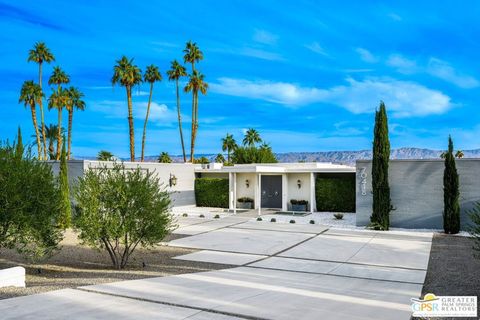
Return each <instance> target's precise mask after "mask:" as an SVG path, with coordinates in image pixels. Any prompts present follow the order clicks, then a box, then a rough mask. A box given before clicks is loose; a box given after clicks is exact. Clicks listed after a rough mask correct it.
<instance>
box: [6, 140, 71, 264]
mask: <svg viewBox="0 0 480 320" xmlns="http://www.w3.org/2000/svg"><path fill="white" fill-rule="evenodd" d="M62 215H63V202H62V197H61V192H60V188H59V185H58V180H57V179H56V178H55V177H54V175H53V173H52V168H51V166H50V165H49V164H48V163H46V162H42V161H38V160H36V159H35V158H33V157H32V156H31V154H30V152H29V151H26V152H24V150H23V148H22V147H19V146H18V145H17V146H9V145H8V144H7V145H2V144H1V143H0V247H3V248H10V249H14V248H15V249H16V250H17V251H19V252H20V253H22V254H23V255H25V256H26V257H27V258H29V259H31V260H37V259H39V258H41V257H44V256H49V255H50V254H52V253H53V252H54V250H55V249H56V248H57V245H58V243H59V242H60V241H61V239H62V228H61V225H60V219H61V217H62Z"/></svg>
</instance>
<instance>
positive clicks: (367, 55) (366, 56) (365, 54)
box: [355, 48, 378, 63]
mask: <svg viewBox="0 0 480 320" xmlns="http://www.w3.org/2000/svg"><path fill="white" fill-rule="evenodd" d="M355 51H356V52H357V53H358V54H359V55H360V58H361V59H362V60H363V61H365V62H368V63H375V62H377V61H378V58H377V57H375V56H374V55H373V54H372V53H371V52H370V51H368V50H367V49H365V48H356V49H355Z"/></svg>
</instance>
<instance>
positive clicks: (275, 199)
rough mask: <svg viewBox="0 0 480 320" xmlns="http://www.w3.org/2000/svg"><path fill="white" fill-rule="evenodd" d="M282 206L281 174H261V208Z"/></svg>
mask: <svg viewBox="0 0 480 320" xmlns="http://www.w3.org/2000/svg"><path fill="white" fill-rule="evenodd" d="M281 207H282V176H262V208H281Z"/></svg>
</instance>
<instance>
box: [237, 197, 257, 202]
mask: <svg viewBox="0 0 480 320" xmlns="http://www.w3.org/2000/svg"><path fill="white" fill-rule="evenodd" d="M237 201H238V202H253V199H252V198H249V197H242V198H238V199H237Z"/></svg>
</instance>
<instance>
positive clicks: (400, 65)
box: [386, 54, 419, 74]
mask: <svg viewBox="0 0 480 320" xmlns="http://www.w3.org/2000/svg"><path fill="white" fill-rule="evenodd" d="M386 63H387V65H388V66H390V67H394V68H396V69H397V71H398V72H400V73H403V74H412V73H416V72H418V71H419V67H418V66H417V62H416V61H415V60H411V59H408V58H405V57H404V56H402V55H400V54H391V55H390V56H389V57H388V60H387V62H386Z"/></svg>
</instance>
